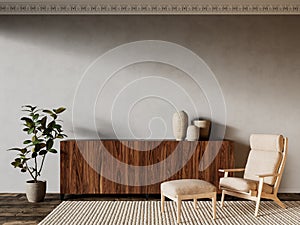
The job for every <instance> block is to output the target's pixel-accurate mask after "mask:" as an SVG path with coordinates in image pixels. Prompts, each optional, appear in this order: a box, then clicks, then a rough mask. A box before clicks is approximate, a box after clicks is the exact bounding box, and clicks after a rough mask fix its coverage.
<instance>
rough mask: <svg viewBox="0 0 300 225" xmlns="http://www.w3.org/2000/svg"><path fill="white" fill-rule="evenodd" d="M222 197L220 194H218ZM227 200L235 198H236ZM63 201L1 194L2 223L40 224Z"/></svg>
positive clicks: (286, 198) (294, 197) (85, 197)
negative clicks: (34, 201)
mask: <svg viewBox="0 0 300 225" xmlns="http://www.w3.org/2000/svg"><path fill="white" fill-rule="evenodd" d="M218 197H220V196H218ZM229 198H230V197H229V196H228V198H227V200H235V199H234V198H232V199H229ZM279 198H280V199H281V200H283V201H290V200H292V201H300V194H279ZM65 200H71V201H76V200H86V201H89V200H93V201H94V200H99V201H101V200H102V201H103V200H111V201H122V200H160V196H158V195H151V196H145V195H143V196H140V195H139V196H137V195H130V196H124V195H123V196H116V195H106V196H102V195H79V196H71V195H67V196H65ZM60 202H61V200H60V196H59V195H58V194H47V195H46V198H45V201H44V202H40V203H29V202H27V199H26V197H25V195H24V194H0V224H5V225H8V224H10V225H11V224H24V225H27V224H38V223H39V222H40V221H41V220H42V219H43V218H44V217H45V216H47V215H48V214H49V213H50V212H51V211H52V210H53V209H54V208H55V207H56V206H57V205H59V203H60Z"/></svg>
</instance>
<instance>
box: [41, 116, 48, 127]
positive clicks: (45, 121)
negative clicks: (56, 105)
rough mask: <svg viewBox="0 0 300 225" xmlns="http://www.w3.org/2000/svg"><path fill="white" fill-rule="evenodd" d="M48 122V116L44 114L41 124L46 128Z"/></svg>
mask: <svg viewBox="0 0 300 225" xmlns="http://www.w3.org/2000/svg"><path fill="white" fill-rule="evenodd" d="M46 123H47V116H44V117H43V118H42V119H41V125H42V127H43V128H44V129H45V128H46Z"/></svg>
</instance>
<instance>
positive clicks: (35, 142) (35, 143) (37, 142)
mask: <svg viewBox="0 0 300 225" xmlns="http://www.w3.org/2000/svg"><path fill="white" fill-rule="evenodd" d="M39 143H40V141H39V140H35V141H34V142H32V144H33V145H37V144H39Z"/></svg>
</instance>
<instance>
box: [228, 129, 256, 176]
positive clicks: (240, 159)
mask: <svg viewBox="0 0 300 225" xmlns="http://www.w3.org/2000/svg"><path fill="white" fill-rule="evenodd" d="M238 132H239V131H238V129H236V128H234V127H231V126H227V127H226V134H225V137H227V138H228V139H231V140H234V146H233V147H234V159H235V168H245V166H246V163H247V159H248V155H249V152H250V146H249V143H245V142H240V141H239V140H240V139H242V138H238V137H239V136H240V135H239V133H238ZM242 175H243V173H237V174H236V176H242Z"/></svg>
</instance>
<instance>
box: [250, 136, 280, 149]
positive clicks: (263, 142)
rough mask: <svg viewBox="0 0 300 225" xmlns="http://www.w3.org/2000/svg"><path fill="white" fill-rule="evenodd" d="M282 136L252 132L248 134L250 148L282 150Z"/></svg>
mask: <svg viewBox="0 0 300 225" xmlns="http://www.w3.org/2000/svg"><path fill="white" fill-rule="evenodd" d="M283 140H284V139H283V136H282V135H273V134H252V135H251V136H250V147H251V149H256V150H261V151H277V152H282V151H283V142H284V141H283Z"/></svg>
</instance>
